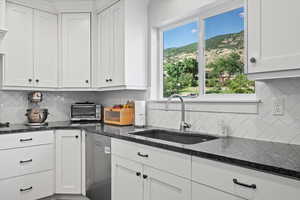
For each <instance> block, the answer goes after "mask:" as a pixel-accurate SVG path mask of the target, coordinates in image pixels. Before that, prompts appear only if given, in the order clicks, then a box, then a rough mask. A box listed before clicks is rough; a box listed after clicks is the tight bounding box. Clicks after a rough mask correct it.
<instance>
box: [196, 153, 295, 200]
mask: <svg viewBox="0 0 300 200" xmlns="http://www.w3.org/2000/svg"><path fill="white" fill-rule="evenodd" d="M192 180H193V181H194V182H197V183H200V184H202V185H200V184H193V189H194V190H193V197H194V199H195V200H196V199H199V198H196V197H197V196H198V195H200V194H203V192H200V191H201V190H202V191H204V194H206V195H207V196H208V198H206V199H214V200H217V199H222V200H227V199H230V200H231V199H232V200H236V199H247V200H269V199H272V200H282V199H288V200H298V199H299V196H300V190H299V188H300V181H297V180H293V179H288V178H283V177H279V176H275V175H270V174H267V173H263V172H258V171H255V170H249V169H246V168H242V167H237V166H233V165H229V164H224V163H221V162H215V161H211V160H207V159H202V158H198V157H193V158H192ZM203 185H206V186H207V187H205V186H203ZM212 188H215V189H212ZM221 191H223V192H221ZM226 193H227V194H226ZM229 194H231V195H229ZM214 195H215V196H214ZM199 197H200V196H199ZM209 197H214V198H209ZM237 197H240V198H237Z"/></svg>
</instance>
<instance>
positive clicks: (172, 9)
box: [149, 0, 220, 26]
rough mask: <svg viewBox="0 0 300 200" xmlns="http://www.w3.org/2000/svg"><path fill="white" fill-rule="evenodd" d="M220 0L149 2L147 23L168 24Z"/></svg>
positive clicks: (151, 0)
mask: <svg viewBox="0 0 300 200" xmlns="http://www.w3.org/2000/svg"><path fill="white" fill-rule="evenodd" d="M215 1H220V0H150V4H149V20H150V21H149V22H150V24H151V25H152V26H160V25H163V24H168V23H169V22H170V21H174V20H176V19H181V18H182V17H186V16H187V15H190V14H191V13H194V12H196V11H198V10H199V9H201V8H202V7H203V6H206V5H208V4H209V3H213V2H215Z"/></svg>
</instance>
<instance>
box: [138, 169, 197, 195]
mask: <svg viewBox="0 0 300 200" xmlns="http://www.w3.org/2000/svg"><path fill="white" fill-rule="evenodd" d="M143 176H144V177H143V178H145V182H144V194H145V198H144V200H190V199H191V197H190V196H191V181H190V180H187V179H184V178H181V177H178V176H175V175H173V174H170V173H167V172H164V171H161V170H157V169H154V168H152V167H147V166H145V167H144V175H143Z"/></svg>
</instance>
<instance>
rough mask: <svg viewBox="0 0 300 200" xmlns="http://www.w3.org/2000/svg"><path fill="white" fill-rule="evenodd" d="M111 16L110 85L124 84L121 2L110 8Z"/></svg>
mask: <svg viewBox="0 0 300 200" xmlns="http://www.w3.org/2000/svg"><path fill="white" fill-rule="evenodd" d="M111 18H112V36H113V43H112V61H111V64H112V67H111V71H110V79H111V81H110V85H111V86H120V85H124V76H125V74H124V72H125V69H124V67H125V66H124V53H125V52H124V36H125V29H124V7H123V2H119V3H117V4H115V5H114V6H113V7H112V8H111Z"/></svg>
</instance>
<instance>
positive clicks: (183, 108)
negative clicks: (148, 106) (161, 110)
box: [166, 94, 192, 132]
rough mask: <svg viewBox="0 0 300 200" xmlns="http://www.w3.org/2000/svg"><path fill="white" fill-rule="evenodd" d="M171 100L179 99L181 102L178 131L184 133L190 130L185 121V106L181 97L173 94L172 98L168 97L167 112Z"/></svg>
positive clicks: (189, 125)
mask: <svg viewBox="0 0 300 200" xmlns="http://www.w3.org/2000/svg"><path fill="white" fill-rule="evenodd" d="M173 98H179V99H180V102H181V121H180V128H179V130H180V131H183V132H184V131H186V129H187V128H191V126H192V125H191V124H189V123H187V122H186V121H185V104H184V101H183V98H182V96H180V95H179V94H173V95H172V96H170V97H169V98H168V101H167V104H166V110H168V108H169V103H170V101H171V100H172V99H173Z"/></svg>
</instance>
